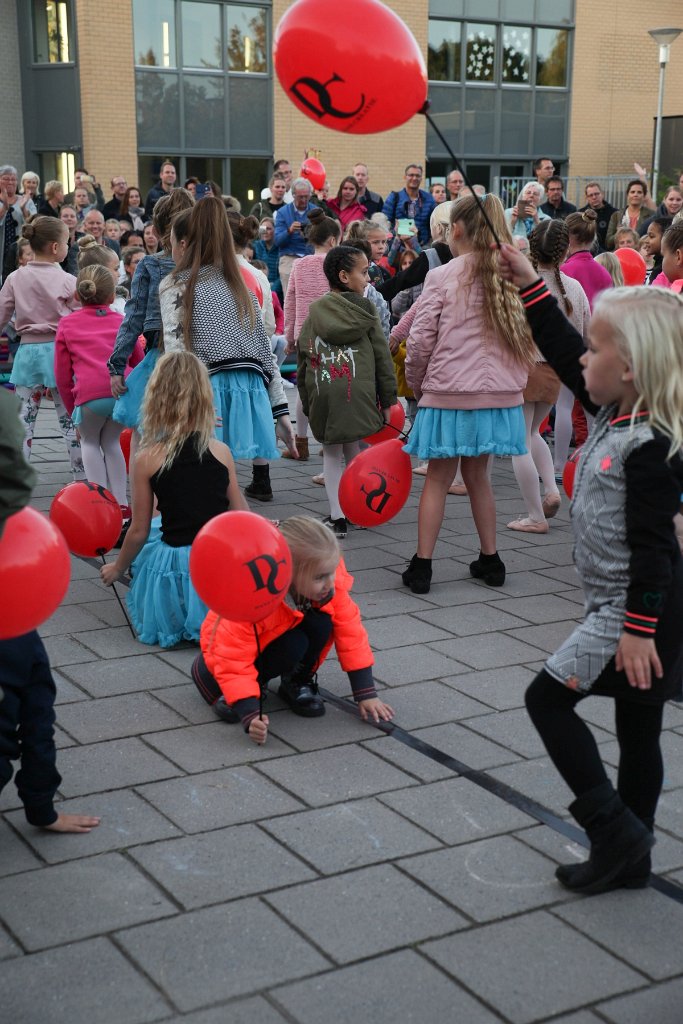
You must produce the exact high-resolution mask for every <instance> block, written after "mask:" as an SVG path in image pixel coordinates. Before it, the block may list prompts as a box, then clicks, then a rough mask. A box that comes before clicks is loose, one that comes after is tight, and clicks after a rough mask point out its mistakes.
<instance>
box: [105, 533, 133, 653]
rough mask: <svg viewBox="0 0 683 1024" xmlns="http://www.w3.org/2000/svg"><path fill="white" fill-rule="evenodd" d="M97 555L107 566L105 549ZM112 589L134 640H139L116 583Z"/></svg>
mask: <svg viewBox="0 0 683 1024" xmlns="http://www.w3.org/2000/svg"><path fill="white" fill-rule="evenodd" d="M97 554H98V555H99V556H100V558H101V559H102V565H106V564H107V561H106V559H105V557H104V548H99V549H98V551H97ZM111 589H112V590H113V591H114V596H115V597H116V600H117V601H118V602H119V608H120V609H121V611H122V612H123V617H124V619H125V620H126V622H127V623H128V629H129V630H130V631H131V634H132V637H133V640H137V636H136V635H135V630H134V629H133V625H132V623H131V621H130V619H129V618H128V614H127V612H126V609H125V608H124V606H123V601H122V600H121V596H120V594H119V592H118V590H117V589H116V584H115V583H112V585H111Z"/></svg>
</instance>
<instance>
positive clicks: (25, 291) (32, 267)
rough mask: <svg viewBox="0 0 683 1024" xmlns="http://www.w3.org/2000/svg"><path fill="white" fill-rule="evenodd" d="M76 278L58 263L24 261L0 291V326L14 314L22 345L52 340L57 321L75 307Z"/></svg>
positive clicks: (76, 303)
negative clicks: (23, 265) (24, 264)
mask: <svg viewBox="0 0 683 1024" xmlns="http://www.w3.org/2000/svg"><path fill="white" fill-rule="evenodd" d="M79 305H80V302H79V301H78V299H77V298H76V278H75V277H74V276H73V274H65V273H64V271H63V270H62V268H61V267H60V266H59V264H58V263H37V262H36V261H35V260H34V261H33V263H27V264H26V266H25V267H19V268H18V270H15V271H13V273H11V274H10V275H9V277H8V278H7V280H6V281H5V283H4V285H3V286H2V290H1V291H0V329H2V328H3V327H4V326H5V324H7V323H9V321H10V319H11V316H12V313H15V314H16V316H15V324H14V326H15V329H16V332H17V334H20V335H21V343H22V345H26V344H28V343H29V342H34V343H37V342H45V341H54V338H55V334H56V333H57V327H58V325H59V321H60V320H61V318H62V317H63V316H67V314H68V313H70V312H71V310H72V309H76V308H77V306H79Z"/></svg>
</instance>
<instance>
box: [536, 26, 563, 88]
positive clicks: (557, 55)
mask: <svg viewBox="0 0 683 1024" xmlns="http://www.w3.org/2000/svg"><path fill="white" fill-rule="evenodd" d="M568 42H569V33H568V32H567V31H565V29H561V28H560V29H556V28H539V29H537V30H536V85H550V86H555V87H556V88H565V87H566V85H567V64H568V62H567V47H568Z"/></svg>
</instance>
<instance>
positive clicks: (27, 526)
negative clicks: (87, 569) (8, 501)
mask: <svg viewBox="0 0 683 1024" xmlns="http://www.w3.org/2000/svg"><path fill="white" fill-rule="evenodd" d="M70 575H71V561H70V559H69V552H68V549H67V546H66V544H65V542H64V538H63V537H62V535H61V533H60V532H59V530H58V529H57V528H56V527H55V526H53V524H52V523H51V522H50V520H49V519H46V518H45V516H42V515H41V514H40V512H36V510H35V509H33V508H23V509H22V510H21V512H16V513H15V514H14V515H13V516H10V517H9V519H8V520H7V521H6V523H5V529H4V531H3V534H2V538H1V539H0V593H2V594H3V595H4V596H5V600H4V601H3V608H2V615H0V640H7V639H9V637H14V636H23V635H24V633H30V632H31V630H32V629H36V628H37V627H38V626H39V625H40V624H41V622H45V619H49V617H50V616H51V615H52V613H53V612H54V611H55V609H56V608H58V607H59V604H60V602H61V600H62V598H63V597H64V595H65V594H66V590H67V587H68V586H69V577H70Z"/></svg>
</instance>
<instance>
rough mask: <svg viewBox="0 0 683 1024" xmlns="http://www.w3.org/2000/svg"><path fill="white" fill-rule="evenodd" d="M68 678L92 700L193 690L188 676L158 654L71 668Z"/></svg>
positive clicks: (94, 662)
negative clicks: (143, 692) (181, 688)
mask: <svg viewBox="0 0 683 1024" xmlns="http://www.w3.org/2000/svg"><path fill="white" fill-rule="evenodd" d="M64 675H66V676H68V678H69V679H71V680H73V682H74V683H76V684H77V685H78V686H80V687H82V689H84V690H85V691H86V692H87V693H89V694H90V695H91V696H92V697H113V696H116V695H117V694H121V693H137V692H139V691H141V690H156V689H160V688H162V687H163V688H166V687H169V686H174V685H175V686H180V685H184V686H186V687H188V692H189V686H190V685H191V686H192V692H193V695H194V697H195V699H196V700H198V701H199V702H200V703H202V702H201V698H199V696H198V695H197V693H196V690H195V687H194V685H192V684H191V682H190V678H189V676H188V675H185V674H184V673H181V672H179V671H177V670H176V669H175V668H172V667H171V666H170V665H169V664H167V663H166V662H165V661H163V660H162V659H161V658H160V657H157V656H156V655H154V654H139V653H138V654H137V655H133V656H132V657H130V658H121V659H114V660H112V661H92V662H89V663H88V664H87V665H69V666H67V667H66V668H65V669H64Z"/></svg>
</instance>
